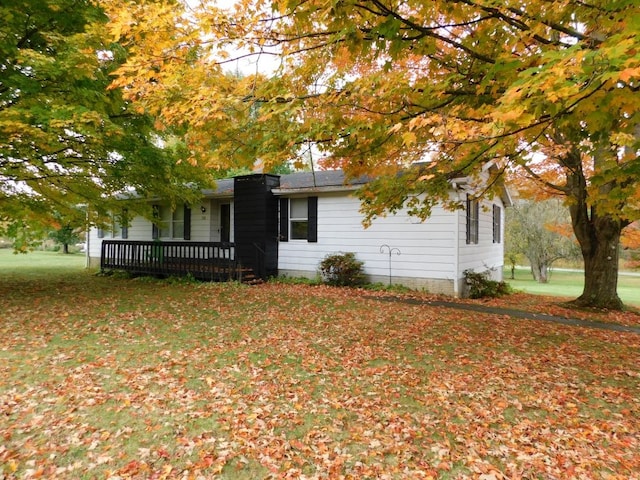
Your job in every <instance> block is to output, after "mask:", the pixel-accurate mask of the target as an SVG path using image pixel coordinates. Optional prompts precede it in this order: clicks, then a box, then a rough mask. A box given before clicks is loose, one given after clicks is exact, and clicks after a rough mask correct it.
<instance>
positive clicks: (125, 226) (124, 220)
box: [120, 208, 129, 240]
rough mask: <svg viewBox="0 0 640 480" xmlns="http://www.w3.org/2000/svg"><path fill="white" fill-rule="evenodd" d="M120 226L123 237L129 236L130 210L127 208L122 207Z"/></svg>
mask: <svg viewBox="0 0 640 480" xmlns="http://www.w3.org/2000/svg"><path fill="white" fill-rule="evenodd" d="M120 228H121V230H122V238H123V240H124V239H127V238H129V212H128V210H127V209H126V208H123V209H122V217H121V218H120Z"/></svg>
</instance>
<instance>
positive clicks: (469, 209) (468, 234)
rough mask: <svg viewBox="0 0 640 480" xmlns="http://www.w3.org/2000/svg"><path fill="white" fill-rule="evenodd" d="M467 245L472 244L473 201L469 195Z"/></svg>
mask: <svg viewBox="0 0 640 480" xmlns="http://www.w3.org/2000/svg"><path fill="white" fill-rule="evenodd" d="M466 212H467V244H469V243H471V199H470V198H469V195H467V210H466Z"/></svg>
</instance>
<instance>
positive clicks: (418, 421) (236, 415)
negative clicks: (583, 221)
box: [0, 273, 640, 479]
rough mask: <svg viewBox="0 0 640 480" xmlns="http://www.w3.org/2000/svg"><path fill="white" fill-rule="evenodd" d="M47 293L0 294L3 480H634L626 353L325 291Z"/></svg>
mask: <svg viewBox="0 0 640 480" xmlns="http://www.w3.org/2000/svg"><path fill="white" fill-rule="evenodd" d="M46 280H47V281H43V279H42V278H40V279H39V278H34V277H28V276H26V275H14V276H13V277H8V276H3V277H2V278H0V294H1V295H2V298H3V317H2V322H1V323H0V356H1V357H2V362H0V415H1V418H2V419H3V420H2V422H1V423H0V437H1V438H2V444H1V445H0V475H1V476H3V477H4V478H7V479H14V478H15V479H18V478H20V479H29V478H58V479H77V478H112V479H115V478H121V479H150V478H158V479H159V478H164V479H199V478H211V479H214V478H308V479H312V478H396V479H404V478H459V479H462V478H484V479H494V478H495V479H503V478H510V479H518V478H520V479H525V478H537V477H543V478H602V479H605V478H606V479H623V478H624V479H628V478H633V475H635V474H636V472H638V471H639V470H640V456H639V455H638V451H640V443H639V438H638V435H637V432H638V431H640V419H639V417H638V415H637V414H636V412H637V409H638V389H639V388H640V370H639V367H638V362H637V359H638V354H639V353H640V336H639V335H637V334H634V333H620V332H610V331H606V330H594V329H588V328H580V327H570V326H562V325H556V324H553V323H545V322H540V321H533V320H516V319H513V318H510V317H508V316H506V315H490V314H478V313H469V312H464V311H462V310H455V309H448V308H443V307H434V306H430V305H429V304H428V301H429V300H433V298H430V297H428V296H414V297H412V299H413V300H414V301H412V302H404V301H397V300H398V297H394V301H388V300H390V298H389V297H388V295H386V294H374V293H372V292H370V291H367V292H365V291H360V290H352V289H339V288H333V287H326V286H300V285H283V284H275V283H268V284H264V285H260V286H255V287H248V286H243V285H238V284H233V283H232V284H201V285H197V284H184V283H182V284H171V283H168V282H158V281H155V280H149V279H137V280H136V279H133V280H131V279H118V278H115V277H90V276H87V275H85V274H78V273H75V274H68V275H66V276H59V277H57V278H54V277H51V276H49V277H47V279H46ZM26 292H29V293H28V294H27V293H26ZM400 300H402V299H401V298H400ZM415 300H421V301H420V302H416V301H415ZM516 300H517V302H518V304H519V305H521V306H522V308H534V309H535V310H536V311H538V312H540V311H548V313H554V314H566V311H565V312H563V311H562V310H561V309H560V308H559V307H554V306H551V305H547V301H546V300H543V299H539V298H538V299H537V300H535V301H531V300H530V299H528V297H527V296H520V297H518V298H517V299H516ZM493 302H500V300H494V301H493ZM497 304H498V303H495V305H497ZM528 305H530V307H528ZM585 315H586V316H587V317H591V318H593V316H594V315H596V316H597V314H589V313H585ZM600 318H603V317H600ZM609 321H615V322H620V323H627V324H632V325H640V320H639V318H638V316H637V315H634V314H631V313H626V314H612V315H611V316H610V317H609Z"/></svg>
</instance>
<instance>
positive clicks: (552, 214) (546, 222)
mask: <svg viewBox="0 0 640 480" xmlns="http://www.w3.org/2000/svg"><path fill="white" fill-rule="evenodd" d="M563 211H564V210H563V209H562V206H561V204H560V202H559V201H558V200H546V201H537V202H535V201H518V202H516V203H515V204H514V205H513V206H512V207H511V208H510V209H509V210H507V213H506V222H505V223H506V225H505V245H506V247H505V248H506V249H507V251H508V252H515V253H522V254H523V255H524V256H525V257H526V258H527V259H528V260H529V265H530V266H531V273H532V275H533V278H534V279H535V280H536V281H538V282H540V283H546V282H547V281H548V274H549V269H550V268H551V266H552V265H553V264H554V263H555V262H557V261H558V260H560V259H574V258H576V257H577V255H576V254H578V255H579V252H578V251H577V250H578V249H577V245H576V244H575V241H574V239H573V238H571V237H569V236H567V235H565V234H564V233H565V232H562V230H563V228H564V227H565V226H567V223H566V221H567V219H566V218H563V216H562V213H563ZM564 213H566V212H564ZM567 216H568V213H567ZM569 233H570V232H569Z"/></svg>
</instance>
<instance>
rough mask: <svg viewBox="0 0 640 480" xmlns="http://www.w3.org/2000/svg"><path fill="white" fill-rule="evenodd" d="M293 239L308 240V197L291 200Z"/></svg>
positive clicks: (290, 218)
mask: <svg viewBox="0 0 640 480" xmlns="http://www.w3.org/2000/svg"><path fill="white" fill-rule="evenodd" d="M289 206H290V210H289V213H290V217H289V221H290V222H291V223H290V225H291V229H290V230H289V231H290V232H291V237H290V238H291V239H292V240H306V239H307V232H308V229H309V207H308V202H307V199H306V198H292V199H291V201H290V202H289Z"/></svg>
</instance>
